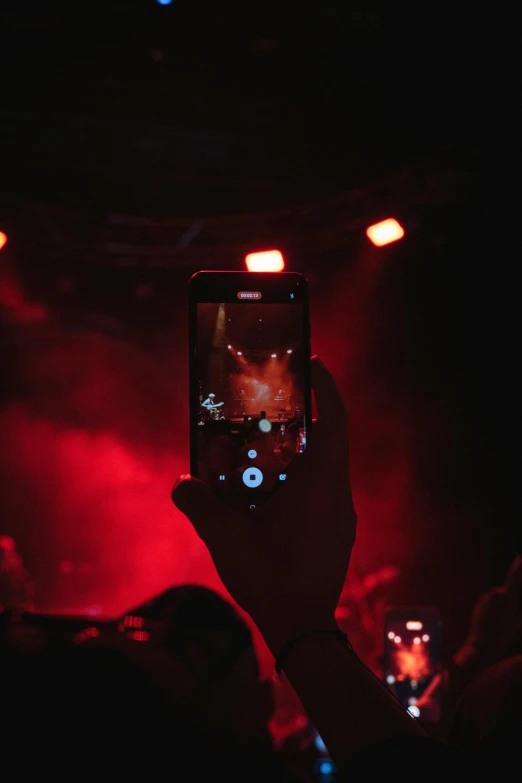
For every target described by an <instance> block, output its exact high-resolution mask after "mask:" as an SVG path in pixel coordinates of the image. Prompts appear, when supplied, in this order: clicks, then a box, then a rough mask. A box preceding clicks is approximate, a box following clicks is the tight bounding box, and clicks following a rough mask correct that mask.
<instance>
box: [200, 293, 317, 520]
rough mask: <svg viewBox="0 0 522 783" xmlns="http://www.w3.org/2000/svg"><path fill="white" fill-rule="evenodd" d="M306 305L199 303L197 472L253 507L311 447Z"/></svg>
mask: <svg viewBox="0 0 522 783" xmlns="http://www.w3.org/2000/svg"><path fill="white" fill-rule="evenodd" d="M303 333H304V330H303V308H302V305H301V304H299V303H297V302H295V303H291V304H290V303H289V304H269V303H265V304H262V303H260V302H248V301H247V302H242V303H236V302H234V303H225V302H223V303H199V304H198V305H197V350H198V359H197V361H198V386H199V388H198V395H199V396H198V400H197V408H198V420H197V430H198V432H197V456H198V475H199V477H200V478H201V479H202V480H203V481H205V482H206V483H207V484H208V486H209V487H210V488H211V489H212V491H213V492H214V493H215V494H216V495H218V496H219V497H220V498H221V499H222V500H224V501H225V502H229V503H230V504H231V505H234V506H237V507H245V508H255V507H256V505H257V504H259V503H261V502H263V500H266V499H267V498H268V497H270V495H271V494H272V492H274V490H275V489H277V487H278V486H281V484H282V482H284V481H285V480H286V476H287V471H288V469H289V467H290V465H291V463H292V461H293V460H294V459H295V458H296V457H297V456H298V455H299V454H301V453H302V452H303V451H304V449H305V446H306V421H305V394H304V361H305V357H304V356H303V345H302V343H303Z"/></svg>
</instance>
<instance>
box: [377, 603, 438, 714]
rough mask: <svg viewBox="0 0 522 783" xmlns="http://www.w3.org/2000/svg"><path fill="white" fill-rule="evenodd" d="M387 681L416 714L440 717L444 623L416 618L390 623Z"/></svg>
mask: <svg viewBox="0 0 522 783" xmlns="http://www.w3.org/2000/svg"><path fill="white" fill-rule="evenodd" d="M387 637H388V638H387V640H386V642H387V648H388V655H387V656H386V657H387V666H386V683H387V685H388V687H389V688H390V690H392V691H393V692H394V693H395V695H396V696H397V698H398V699H399V701H400V702H401V703H402V704H403V705H404V706H405V707H406V708H407V709H408V711H409V712H410V713H411V714H412V715H413V716H414V717H415V718H421V719H423V720H426V721H430V722H431V721H433V722H435V721H438V720H439V719H440V688H441V683H440V653H441V626H440V623H438V622H436V621H433V620H431V621H426V620H420V619H416V618H412V619H411V620H407V621H404V620H401V621H396V620H390V621H389V622H388V624H387Z"/></svg>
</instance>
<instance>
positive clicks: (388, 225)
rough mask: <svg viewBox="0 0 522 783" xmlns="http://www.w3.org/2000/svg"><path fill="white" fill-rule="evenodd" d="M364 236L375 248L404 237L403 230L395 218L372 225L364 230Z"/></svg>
mask: <svg viewBox="0 0 522 783" xmlns="http://www.w3.org/2000/svg"><path fill="white" fill-rule="evenodd" d="M366 236H367V237H368V239H369V240H370V242H373V244H374V245H376V246H377V247H383V245H389V244H390V242H396V241H397V240H398V239H402V238H403V236H404V229H403V227H402V226H401V224H400V223H398V222H397V221H396V220H395V218H388V219H387V220H382V221H381V222H380V223H374V225H373V226H370V227H369V228H367V229H366Z"/></svg>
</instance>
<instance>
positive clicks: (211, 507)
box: [0, 360, 522, 783]
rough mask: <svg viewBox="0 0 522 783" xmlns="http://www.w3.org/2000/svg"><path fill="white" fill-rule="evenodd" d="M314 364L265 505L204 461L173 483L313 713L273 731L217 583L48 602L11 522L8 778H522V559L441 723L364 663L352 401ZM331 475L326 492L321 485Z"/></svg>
mask: <svg viewBox="0 0 522 783" xmlns="http://www.w3.org/2000/svg"><path fill="white" fill-rule="evenodd" d="M313 373H314V389H315V393H316V399H317V404H318V410H319V419H318V422H317V424H316V426H315V428H314V433H313V435H312V437H311V438H310V444H309V447H308V449H307V451H306V452H305V455H303V458H302V460H301V461H300V462H299V465H298V466H297V467H296V468H295V470H294V469H293V468H292V469H291V471H290V473H289V479H288V481H287V482H285V485H284V487H282V488H281V489H280V490H279V491H278V493H277V494H276V495H275V496H274V499H273V500H271V501H270V502H269V503H267V504H266V509H259V510H256V512H255V513H252V514H242V513H240V512H238V511H236V510H233V509H228V510H225V509H224V507H222V506H221V505H220V504H219V502H218V501H217V500H216V499H215V498H214V497H213V496H212V495H211V494H210V492H209V491H208V489H207V487H205V486H204V485H203V484H202V483H201V482H200V481H198V480H197V479H194V478H192V477H188V476H184V477H181V478H180V480H178V482H177V483H176V485H175V487H174V490H173V500H174V502H175V504H176V505H177V506H178V508H180V510H181V511H183V512H184V513H185V514H186V515H187V517H188V518H189V519H190V521H191V522H192V524H193V525H194V528H195V530H196V532H197V533H198V535H199V536H200V537H201V538H202V540H203V541H204V542H205V544H206V545H207V547H208V549H209V551H210V553H211V555H212V557H213V559H214V562H215V565H216V567H217V570H218V573H219V575H220V577H221V579H222V580H223V583H224V585H225V586H226V587H227V589H228V591H229V592H230V594H231V595H232V597H233V598H234V600H235V601H236V602H237V603H238V605H239V606H241V607H242V608H243V609H244V610H245V611H246V612H248V613H249V614H250V615H251V617H252V618H253V620H254V621H255V622H256V624H257V626H258V628H259V629H260V631H261V633H262V634H263V636H264V638H265V640H266V642H267V644H268V646H269V648H270V650H271V651H272V653H273V654H274V658H275V662H276V668H277V669H278V670H279V671H280V672H281V673H280V675H279V676H281V677H286V678H288V681H289V683H291V685H292V687H293V688H294V691H295V693H296V695H297V697H298V698H299V700H300V701H301V702H302V704H303V706H304V708H305V710H306V714H307V715H308V718H307V721H306V722H305V723H302V724H301V725H300V726H299V727H296V731H295V732H294V734H293V735H292V736H290V737H288V738H287V739H286V741H284V742H282V743H275V742H274V739H273V736H272V735H271V732H270V728H269V724H270V719H271V716H272V714H273V710H274V699H273V682H272V681H262V680H261V679H260V669H259V665H258V661H257V658H256V652H255V650H254V646H253V643H252V636H251V632H250V630H249V627H248V626H247V624H246V623H245V622H244V620H243V619H242V618H241V617H240V615H239V613H238V612H237V611H236V609H235V608H234V607H233V606H232V604H230V603H229V602H227V601H225V600H224V599H223V598H221V597H220V596H218V595H217V594H216V593H214V592H213V591H211V590H208V589H207V588H204V587H200V586H195V585H185V586H180V587H173V588H171V589H168V590H166V591H165V592H163V593H162V594H160V595H158V596H156V597H155V598H153V599H152V600H150V601H148V602H147V603H144V604H143V605H141V606H138V607H134V608H129V610H128V611H126V612H125V613H124V614H123V615H122V616H121V617H118V618H116V619H115V620H113V621H110V622H109V621H104V622H98V621H96V620H94V619H92V618H88V617H69V618H64V617H56V616H49V615H43V614H39V613H37V612H35V611H34V607H32V606H31V603H30V600H29V597H28V594H27V589H26V586H25V585H26V581H27V579H26V575H25V573H24V571H23V566H22V564H21V560H20V558H19V556H18V555H17V553H16V547H15V545H14V542H13V541H12V539H10V538H9V537H8V536H2V537H0V579H1V582H0V587H1V595H0V604H1V605H0V651H1V652H0V655H1V673H2V688H1V708H0V709H1V715H2V727H1V733H0V740H1V742H2V751H3V754H2V755H3V764H2V768H3V769H2V772H3V776H4V779H5V780H14V779H23V778H24V777H32V776H36V775H38V776H39V777H43V778H48V777H51V778H54V779H62V778H65V777H67V778H73V779H76V778H82V777H91V778H92V776H94V775H95V776H96V777H97V778H103V777H109V776H110V777H111V778H114V777H117V778H118V779H120V778H121V779H125V778H129V777H131V776H132V777H133V778H134V777H138V776H143V775H145V776H146V779H147V780H158V779H161V780H170V781H178V780H179V781H189V780H190V781H209V782H210V781H218V780H227V781H254V783H255V782H256V781H273V782H274V783H277V781H289V783H290V782H292V781H296V782H297V781H303V782H306V781H321V783H327V782H329V781H334V780H339V781H344V780H346V781H348V780H372V779H373V778H374V777H376V776H377V775H378V774H379V775H380V774H383V775H385V776H386V778H387V779H396V778H401V779H402V778H404V779H414V780H419V781H420V780H426V779H440V778H441V776H444V777H445V778H446V779H455V780H457V779H459V780H476V779H481V778H482V777H483V778H484V779H490V778H495V777H500V775H501V774H502V771H503V770H506V772H507V771H509V770H512V772H511V774H514V775H515V776H517V775H516V769H517V768H519V744H518V741H519V737H520V736H521V730H522V606H521V603H522V602H521V595H522V558H517V559H516V560H515V562H514V563H513V566H512V568H511V570H510V572H509V573H508V575H507V578H506V581H505V584H504V585H503V586H502V587H498V588H494V589H493V590H491V591H490V592H488V593H487V594H486V595H485V596H482V597H480V599H479V600H478V602H477V604H476V606H475V609H474V611H473V613H472V616H471V619H470V624H469V630H468V634H467V637H466V639H465V642H464V644H463V645H462V647H461V648H460V649H459V650H457V651H456V652H455V653H454V655H453V656H452V658H451V659H450V660H449V661H448V662H447V665H446V668H445V669H444V671H443V672H442V675H441V682H440V688H441V690H442V692H443V694H444V704H445V711H444V715H443V719H442V721H441V722H440V725H439V726H438V727H437V729H436V731H435V733H431V732H430V729H429V728H427V727H425V726H423V725H422V724H421V723H420V722H419V721H417V720H415V719H414V718H413V717H412V716H411V714H409V713H408V711H407V710H406V709H404V708H403V706H402V705H401V704H399V702H398V701H397V699H395V697H394V696H392V695H391V693H390V692H389V690H388V689H387V688H386V687H385V685H384V684H383V683H382V682H380V681H379V679H378V678H377V677H376V676H375V675H374V674H373V673H371V672H370V671H369V670H368V669H367V668H366V667H365V666H364V665H363V664H362V663H361V661H360V660H359V659H358V657H357V654H356V651H354V650H353V648H352V647H351V644H350V641H349V639H346V637H345V636H344V634H343V633H341V632H340V631H339V629H338V627H337V624H336V623H335V620H334V612H335V606H336V602H337V600H338V598H339V594H340V590H341V588H342V584H343V582H344V579H345V577H346V572H347V569H348V566H349V559H350V554H351V549H352V546H353V543H354V540H355V527H356V517H355V513H354V510H353V505H352V502H351V489H350V485H349V473H348V461H347V459H348V458H347V454H348V448H347V447H348V426H347V419H346V416H345V412H344V408H343V406H342V402H341V400H340V398H339V396H338V392H337V389H336V387H335V384H334V383H333V380H332V378H331V376H330V374H329V373H328V371H327V370H326V369H325V368H324V367H323V366H322V365H321V363H319V362H318V361H317V360H315V361H314V362H313ZM345 430H346V432H344V431H345ZM329 444H330V446H331V448H326V446H327V445H329ZM343 460H345V461H343ZM327 479H328V495H327V496H326V497H325V496H324V494H323V493H321V492H320V491H319V490H320V489H321V487H324V486H326V484H325V482H326V480H327ZM318 528H320V535H319V534H318V533H316V531H317V529H318ZM298 598H299V599H300V600H297V599H298ZM300 606H303V607H304V609H303V610H302V611H301V610H300V609H299V608H296V607H300Z"/></svg>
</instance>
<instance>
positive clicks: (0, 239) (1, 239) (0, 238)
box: [0, 231, 7, 250]
mask: <svg viewBox="0 0 522 783" xmlns="http://www.w3.org/2000/svg"><path fill="white" fill-rule="evenodd" d="M6 242H7V234H4V232H3V231H0V250H1V249H2V248H3V246H4V245H5V244H6Z"/></svg>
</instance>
